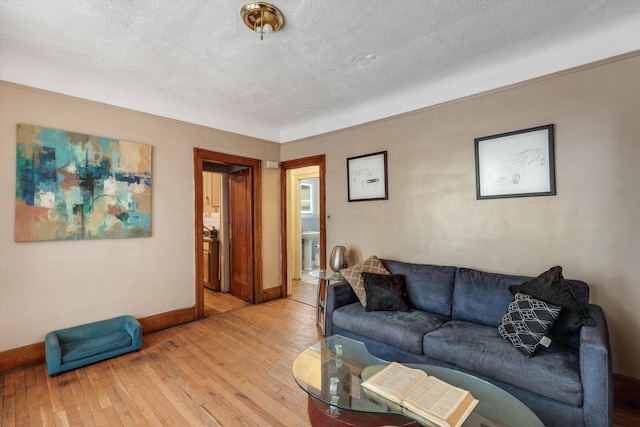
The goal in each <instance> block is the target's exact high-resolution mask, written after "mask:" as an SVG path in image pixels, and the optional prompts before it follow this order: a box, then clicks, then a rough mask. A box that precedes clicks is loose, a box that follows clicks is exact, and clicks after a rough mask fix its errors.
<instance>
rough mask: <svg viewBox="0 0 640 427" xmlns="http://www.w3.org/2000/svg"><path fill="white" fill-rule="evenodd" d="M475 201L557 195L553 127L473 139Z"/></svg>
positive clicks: (540, 127)
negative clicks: (474, 152) (474, 151)
mask: <svg viewBox="0 0 640 427" xmlns="http://www.w3.org/2000/svg"><path fill="white" fill-rule="evenodd" d="M475 150H476V194H477V199H478V200H480V199H497V198H503V197H530V196H553V195H555V194H556V183H555V162H554V156H553V125H545V126H539V127H535V128H530V129H523V130H518V131H515V132H507V133H501V134H499V135H492V136H485V137H482V138H476V139H475Z"/></svg>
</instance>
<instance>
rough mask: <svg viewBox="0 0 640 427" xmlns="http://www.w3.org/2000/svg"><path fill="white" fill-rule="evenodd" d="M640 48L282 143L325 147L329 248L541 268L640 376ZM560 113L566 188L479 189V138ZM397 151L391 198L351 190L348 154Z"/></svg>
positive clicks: (622, 364)
mask: <svg viewBox="0 0 640 427" xmlns="http://www.w3.org/2000/svg"><path fill="white" fill-rule="evenodd" d="M638 76H640V56H635V57H631V58H627V59H625V60H620V61H617V62H613V63H610V64H608V65H600V66H596V67H593V68H590V69H586V70H583V71H579V72H574V73H569V74H565V75H562V76H556V77H553V78H549V79H546V80H542V81H537V82H534V83H530V84H526V85H522V86H519V87H515V88H511V89H507V90H503V91H499V92H495V93H491V94H488V95H485V96H480V97H476V98H473V99H468V100H462V101H458V102H454V103H450V104H448V105H444V106H440V107H436V108H431V109H427V110H425V111H421V112H416V113H413V114H408V115H404V116H402V117H397V118H392V119H387V120H384V121H381V122H378V123H373V124H369V125H363V126H360V127H357V128H353V129H349V130H344V131H340V132H334V133H332V134H328V135H324V136H319V137H315V138H309V139H306V140H304V141H298V142H295V143H289V144H285V145H284V146H283V147H282V155H281V158H282V160H290V159H295V158H300V157H305V156H309V155H314V154H320V153H326V165H327V181H326V188H327V215H328V216H330V217H331V218H330V220H328V221H327V247H328V248H331V247H332V246H334V245H338V244H341V245H346V246H347V247H348V248H349V250H350V257H351V258H352V261H353V260H354V258H355V261H359V260H362V259H364V258H366V257H368V256H370V255H372V254H376V255H378V256H379V257H384V258H392V259H397V260H402V261H408V262H424V263H433V264H449V265H457V266H465V267H473V268H478V269H482V270H486V271H493V272H501V273H514V274H524V275H537V274H538V273H541V272H543V271H545V270H546V269H548V268H549V267H552V266H554V265H561V266H563V268H564V273H565V276H566V277H569V278H578V279H583V280H585V281H587V282H588V283H589V284H590V285H591V300H592V302H594V303H596V304H600V305H602V306H603V308H604V311H605V314H606V316H607V320H608V323H609V329H610V333H611V341H612V345H613V358H614V370H615V372H617V373H621V374H625V375H629V376H633V377H636V378H640V364H639V363H638V360H640V341H639V340H638V339H637V331H638V330H640V310H638V307H639V306H640V79H639V77H638ZM549 123H553V124H555V126H556V132H555V136H556V144H555V154H556V183H557V196H551V197H529V198H515V199H498V200H476V181H475V157H474V138H477V137H482V136H488V135H494V134H498V133H503V132H508V131H513V130H518V129H525V128H529V127H534V126H538V125H545V124H549ZM382 150H387V151H388V164H389V169H388V173H389V200H388V201H371V202H357V203H348V202H347V183H346V160H345V159H346V158H347V157H351V156H356V155H362V154H367V153H373V152H376V151H382Z"/></svg>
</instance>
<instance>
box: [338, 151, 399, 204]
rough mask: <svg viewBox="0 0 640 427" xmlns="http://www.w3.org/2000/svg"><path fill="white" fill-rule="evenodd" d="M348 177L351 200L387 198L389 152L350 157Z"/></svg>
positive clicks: (348, 160)
mask: <svg viewBox="0 0 640 427" xmlns="http://www.w3.org/2000/svg"><path fill="white" fill-rule="evenodd" d="M347 177H348V181H347V189H348V193H349V201H350V202H360V201H365V200H387V199H388V198H389V196H388V193H387V152H386V151H381V152H379V153H373V154H366V155H364V156H358V157H349V158H348V159H347Z"/></svg>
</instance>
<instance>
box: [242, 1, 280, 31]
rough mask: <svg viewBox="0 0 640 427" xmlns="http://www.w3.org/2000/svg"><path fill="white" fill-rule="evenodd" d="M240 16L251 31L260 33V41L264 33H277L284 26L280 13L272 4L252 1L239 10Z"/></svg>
mask: <svg viewBox="0 0 640 427" xmlns="http://www.w3.org/2000/svg"><path fill="white" fill-rule="evenodd" d="M240 16H242V19H243V20H244V23H245V24H246V25H247V27H249V28H251V30H253V31H255V32H257V33H260V40H262V39H263V37H264V33H272V32H274V31H278V30H279V29H280V28H281V27H282V26H283V25H284V17H283V16H282V12H280V11H279V10H278V8H277V7H275V6H274V5H272V4H269V3H263V2H259V1H254V2H251V3H247V4H245V5H244V6H242V9H240Z"/></svg>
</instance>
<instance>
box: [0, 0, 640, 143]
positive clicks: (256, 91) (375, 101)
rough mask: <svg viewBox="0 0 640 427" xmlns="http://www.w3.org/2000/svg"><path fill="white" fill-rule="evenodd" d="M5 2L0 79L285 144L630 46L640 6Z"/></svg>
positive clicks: (551, 0)
mask: <svg viewBox="0 0 640 427" xmlns="http://www.w3.org/2000/svg"><path fill="white" fill-rule="evenodd" d="M244 3H245V1H243V0H184V1H177V0H174V1H169V0H163V1H160V0H156V1H152V0H147V1H135V0H49V1H42V0H26V1H25V0H0V79H2V80H5V81H9V82H14V83H19V84H24V85H28V86H32V87H36V88H41V89H46V90H50V91H54V92H58V93H62V94H67V95H72V96H77V97H80V98H85V99H89V100H94V101H99V102H104V103H107V104H111V105H116V106H120V107H125V108H129V109H133V110H137V111H143V112H147V113H152V114H157V115H160V116H165V117H170V118H174V119H179V120H184V121H187V122H191V123H197V124H201V125H205V126H209V127H213V128H217V129H222V130H226V131H230V132H235V133H239V134H243V135H248V136H253V137H257V138H262V139H267V140H270V141H277V142H287V141H291V140H296V139H300V138H304V137H307V136H311V135H316V134H320V133H324V132H328V131H332V130H336V129H340V128H344V127H348V126H353V125H357V124H360V123H365V122H368V121H371V120H376V119H380V118H384V117H389V116H392V115H395V114H400V113H403V112H407V111H412V110H416V109H419V108H423V107H427V106H430V105H434V104H437V103H440V102H444V101H448V100H451V99H456V98H460V97H463V96H467V95H472V94H475V93H479V92H483V91H486V90H490V89H494V88H498V87H501V86H505V85H509V84H513V83H517V82H520V81H524V80H527V79H530V78H534V77H538V76H541V75H546V74H549V73H553V72H556V71H560V70H564V69H568V68H571V67H574V66H579V65H583V64H586V63H590V62H593V61H597V60H600V59H604V58H608V57H611V56H614V55H618V54H622V53H627V52H631V51H634V50H638V49H640V1H638V0H606V1H604V0H597V1H596V0H526V1H524V0H522V1H519V0H273V2H272V3H273V4H274V5H276V6H277V7H278V8H280V10H281V11H282V13H283V14H284V18H285V25H284V27H283V28H282V30H281V31H279V32H277V33H273V34H266V35H265V37H264V40H263V41H260V37H259V36H258V35H257V34H255V33H253V32H251V31H250V30H249V29H248V28H247V27H245V25H244V23H243V22H242V19H241V18H240V8H241V7H242V5H243V4H244Z"/></svg>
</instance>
